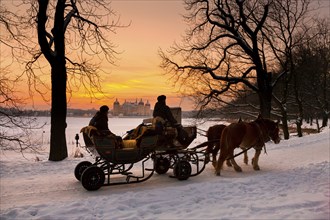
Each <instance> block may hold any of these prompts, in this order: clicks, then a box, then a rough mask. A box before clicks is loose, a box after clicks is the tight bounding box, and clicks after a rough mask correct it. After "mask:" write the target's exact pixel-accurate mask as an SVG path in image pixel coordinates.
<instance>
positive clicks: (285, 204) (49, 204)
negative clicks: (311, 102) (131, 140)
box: [0, 118, 330, 220]
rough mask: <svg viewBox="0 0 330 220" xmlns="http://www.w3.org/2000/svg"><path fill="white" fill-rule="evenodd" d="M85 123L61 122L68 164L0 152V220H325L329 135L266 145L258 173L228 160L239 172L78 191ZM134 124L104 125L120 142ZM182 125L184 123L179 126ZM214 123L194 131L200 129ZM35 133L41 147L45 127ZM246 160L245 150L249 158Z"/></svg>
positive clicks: (329, 200) (329, 202) (329, 201)
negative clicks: (78, 146)
mask: <svg viewBox="0 0 330 220" xmlns="http://www.w3.org/2000/svg"><path fill="white" fill-rule="evenodd" d="M40 120H41V119H40ZM44 120H48V119H47V118H44ZM88 120H89V119H87V118H68V128H67V141H68V147H69V154H70V157H69V158H68V159H66V160H64V161H61V162H50V161H48V160H47V156H48V153H47V148H45V150H44V152H40V154H38V155H35V154H25V157H26V158H27V159H25V158H23V157H22V156H21V155H20V154H17V153H14V152H10V151H6V152H1V153H0V156H1V158H0V196H1V200H0V209H1V210H0V219H1V220H6V219H43V220H44V219H45V220H46V219H47V220H52V219H59V220H62V219H64V220H66V219H70V220H71V219H134V220H137V219H330V211H329V207H330V179H329V178H330V177H329V176H330V174H329V170H330V169H329V168H330V166H329V158H330V154H329V148H330V147H329V146H330V144H329V139H330V132H329V128H325V129H324V130H323V131H322V132H321V133H319V134H311V135H306V136H304V137H302V138H297V137H291V138H290V140H282V141H281V143H280V144H278V145H275V144H273V143H271V142H270V143H267V144H266V147H267V154H261V156H260V161H259V165H260V168H261V170H260V171H254V170H253V169H252V166H251V165H250V164H249V165H245V164H244V163H243V158H242V156H239V157H238V158H237V160H236V161H237V162H238V164H239V165H241V167H242V169H243V172H242V173H237V172H235V171H234V170H233V168H229V167H227V166H224V170H223V171H222V172H221V176H215V174H214V169H213V167H212V165H211V164H207V167H206V169H205V170H204V171H203V172H202V173H201V174H200V175H198V176H196V177H191V178H189V179H188V180H186V181H178V180H176V179H174V178H169V175H170V174H168V175H166V174H165V175H158V174H154V175H153V176H152V177H151V178H150V179H149V180H147V181H145V182H143V183H136V184H130V185H117V186H107V187H102V188H101V189H99V190H98V191H86V190H85V189H84V188H83V187H82V185H81V183H80V182H79V181H77V180H76V179H75V177H74V173H73V171H74V168H75V166H76V165H77V164H78V163H79V162H80V161H83V160H90V161H93V159H92V158H91V157H90V156H89V155H88V154H87V153H85V152H84V151H82V152H83V153H84V155H85V157H84V158H74V157H73V156H72V155H73V152H74V151H75V142H74V135H75V134H76V133H79V130H80V128H81V127H82V126H84V125H86V124H87V123H88ZM141 121H142V119H132V118H130V119H127V118H111V119H110V120H109V127H110V129H111V130H112V131H113V132H115V133H116V134H118V135H123V134H124V133H125V132H126V131H127V130H130V129H132V128H134V127H135V126H137V125H138V124H139V123H141ZM187 123H192V121H191V120H184V124H187ZM214 123H215V122H207V123H205V124H202V125H198V128H201V129H207V128H208V127H209V126H210V125H212V124H214ZM41 134H42V138H41V140H42V141H43V142H44V144H45V145H46V146H47V141H48V137H49V130H48V128H47V127H46V128H44V132H42V131H39V132H38V135H41ZM36 136H37V134H36ZM80 138H81V136H80ZM80 141H82V140H80ZM204 141H206V138H205V137H203V136H198V137H197V138H196V140H195V141H194V142H193V143H192V145H191V146H194V145H197V144H199V143H202V142H204ZM81 144H83V143H82V142H81ZM237 152H239V150H237ZM253 153H254V152H253V150H251V151H249V158H250V159H251V158H252V157H253ZM169 172H170V171H169Z"/></svg>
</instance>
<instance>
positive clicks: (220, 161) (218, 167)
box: [215, 147, 228, 176]
mask: <svg viewBox="0 0 330 220" xmlns="http://www.w3.org/2000/svg"><path fill="white" fill-rule="evenodd" d="M227 157H228V152H227V148H226V147H225V148H222V149H221V150H220V155H219V159H218V161H215V162H216V163H215V165H216V166H215V174H216V175H217V176H220V171H221V169H222V165H223V162H224V161H225V160H226V158H227Z"/></svg>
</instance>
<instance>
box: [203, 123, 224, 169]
mask: <svg viewBox="0 0 330 220" xmlns="http://www.w3.org/2000/svg"><path fill="white" fill-rule="evenodd" d="M225 127H226V125H223V124H219V125H213V126H211V127H209V129H208V130H207V132H206V137H207V141H209V142H210V143H209V144H208V145H207V148H206V154H205V161H206V163H208V162H209V161H210V153H212V158H213V159H212V161H213V163H214V162H215V161H216V160H217V158H216V157H217V153H218V151H219V150H220V138H221V134H222V131H223V129H224V128H225Z"/></svg>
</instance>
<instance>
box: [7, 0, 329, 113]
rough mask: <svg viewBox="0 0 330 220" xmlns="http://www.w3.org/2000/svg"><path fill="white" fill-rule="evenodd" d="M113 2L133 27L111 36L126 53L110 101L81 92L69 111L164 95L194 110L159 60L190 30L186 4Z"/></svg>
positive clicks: (109, 86)
mask: <svg viewBox="0 0 330 220" xmlns="http://www.w3.org/2000/svg"><path fill="white" fill-rule="evenodd" d="M7 1H8V2H9V1H11V0H7ZM7 1H6V2H7ZM1 2H3V1H1ZM109 2H111V5H112V7H113V9H114V10H115V11H116V12H117V14H118V15H120V21H121V24H123V25H125V24H129V23H131V24H130V26H129V27H127V28H120V29H117V31H116V32H117V33H116V34H115V35H114V34H111V35H110V37H111V38H112V42H113V43H114V44H115V45H118V47H117V50H118V51H122V54H120V55H119V56H118V58H119V60H118V61H117V62H116V66H110V67H106V66H105V67H104V68H107V72H109V69H108V68H110V72H111V74H110V75H107V76H104V78H103V80H102V83H103V84H102V89H103V90H104V92H105V93H106V95H107V97H106V98H104V97H103V98H102V97H101V99H100V100H95V99H93V100H92V101H91V99H90V98H89V97H88V96H87V95H86V94H83V93H79V92H78V93H75V94H73V96H72V97H71V99H70V101H69V103H68V107H69V108H84V109H90V108H96V109H97V108H99V106H100V105H103V104H108V105H109V106H110V108H112V104H113V102H114V101H115V99H116V98H117V99H118V100H119V102H120V103H123V102H124V101H125V99H126V100H129V101H135V99H138V100H140V99H141V98H142V99H143V100H144V101H146V100H149V102H150V103H151V105H152V106H153V105H154V103H155V102H156V98H157V96H158V95H160V94H164V95H166V96H167V97H168V99H167V103H168V105H170V106H172V107H174V106H180V107H182V108H183V110H191V109H193V105H192V104H191V102H189V101H188V100H187V99H182V98H180V95H179V94H178V93H177V90H178V89H177V88H173V86H172V85H173V82H170V81H169V80H168V77H169V76H164V75H163V73H164V72H163V70H162V69H161V68H159V65H160V61H161V60H160V57H159V56H158V50H159V48H162V49H163V50H166V49H168V48H169V47H170V46H171V45H173V43H174V41H177V42H180V41H181V36H183V35H184V33H185V29H186V28H187V27H186V24H185V23H184V20H183V18H182V14H184V13H185V10H184V5H183V1H182V0H152V1H151V0H112V1H109ZM1 4H2V3H1ZM327 11H328V10H327ZM2 58H3V57H2ZM1 62H2V59H1ZM49 78H50V76H49ZM23 92H24V91H23ZM27 102H28V103H27V108H31V107H32V104H31V103H32V101H27ZM34 106H35V107H36V108H41V109H49V108H50V105H49V103H45V102H44V101H42V100H40V98H38V97H37V96H36V97H35V98H34Z"/></svg>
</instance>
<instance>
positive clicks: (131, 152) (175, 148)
mask: <svg viewBox="0 0 330 220" xmlns="http://www.w3.org/2000/svg"><path fill="white" fill-rule="evenodd" d="M180 117H181V115H180ZM219 127H220V128H221V129H220V131H219V129H218V130H217V129H216V130H217V131H218V134H215V136H212V138H211V139H210V138H209V140H208V141H206V142H203V143H201V144H199V145H197V146H194V147H189V148H188V146H189V145H190V144H191V143H192V142H193V140H194V139H195V138H196V135H197V128H196V126H186V127H183V130H184V131H185V134H186V137H185V139H184V140H182V138H180V137H179V136H180V135H178V129H176V128H173V127H170V126H164V127H163V129H162V130H161V131H159V130H158V129H156V128H155V123H154V121H144V122H143V123H142V124H141V125H139V126H138V127H137V128H135V129H134V130H132V131H131V132H129V133H127V135H126V136H125V137H124V138H123V139H122V141H118V139H117V138H116V137H115V136H111V135H110V136H104V135H100V134H99V133H98V132H97V130H96V129H95V128H93V127H90V126H89V127H85V128H83V129H82V133H83V138H84V141H85V144H86V146H85V147H86V149H87V151H89V152H90V153H92V154H93V155H95V156H96V157H95V162H94V163H91V162H89V161H83V162H80V163H79V164H78V165H77V166H76V168H75V171H74V174H75V177H76V178H77V179H78V180H79V181H81V183H82V185H83V187H84V188H85V189H87V190H97V189H99V188H100V187H102V186H108V185H118V184H130V183H138V182H143V181H146V180H148V179H149V178H150V177H151V176H152V175H153V174H154V172H156V173H158V174H165V173H167V172H168V170H170V169H172V170H173V175H171V177H175V178H177V179H178V180H186V179H188V178H189V177H192V176H197V175H199V174H200V173H202V172H203V170H204V169H205V166H206V164H207V163H208V162H209V161H210V160H209V154H210V153H212V154H213V161H212V162H213V163H212V164H213V166H214V168H215V172H216V174H217V175H220V169H221V167H222V164H223V162H224V160H226V159H227V160H228V161H230V163H229V162H227V164H228V165H231V164H232V165H234V168H235V170H236V171H242V170H241V168H240V167H239V166H238V165H237V163H236V162H235V160H234V157H235V156H238V155H239V154H238V155H234V149H235V148H238V147H241V148H242V149H245V150H244V151H243V152H242V153H246V151H247V150H248V149H250V148H252V147H254V148H255V150H256V154H255V156H254V158H253V159H252V164H253V167H254V169H255V170H258V169H259V166H258V157H259V155H260V152H261V149H262V148H263V146H264V143H265V142H267V141H269V140H270V139H271V140H273V141H274V142H275V143H278V142H279V140H280V139H279V136H278V132H279V131H278V123H275V122H273V121H271V120H268V119H262V118H260V117H258V119H256V120H255V121H253V122H250V123H247V122H242V121H239V122H237V123H232V124H230V125H228V126H219ZM217 135H218V136H217ZM216 137H218V138H216ZM219 150H220V155H219V159H218V160H216V155H217V154H218V151H219ZM245 156H246V158H245V162H246V163H247V155H246V154H245ZM136 167H137V168H138V169H133V168H136ZM136 170H138V174H136Z"/></svg>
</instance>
